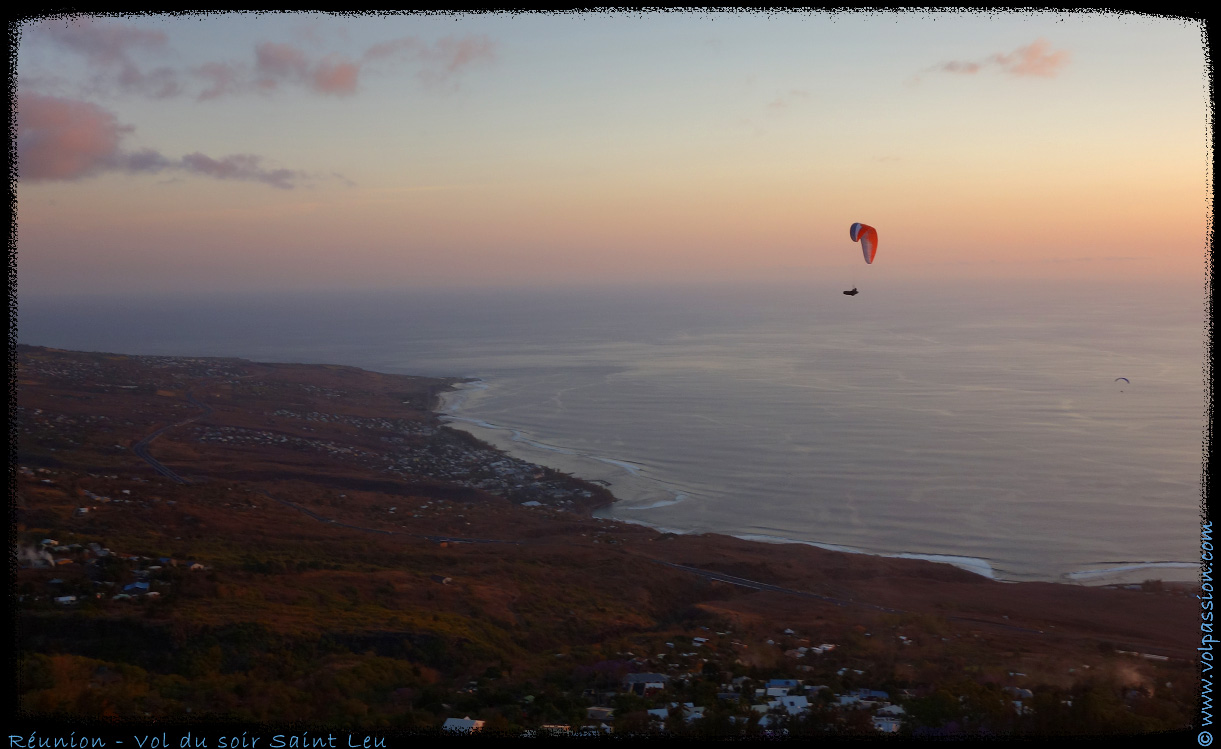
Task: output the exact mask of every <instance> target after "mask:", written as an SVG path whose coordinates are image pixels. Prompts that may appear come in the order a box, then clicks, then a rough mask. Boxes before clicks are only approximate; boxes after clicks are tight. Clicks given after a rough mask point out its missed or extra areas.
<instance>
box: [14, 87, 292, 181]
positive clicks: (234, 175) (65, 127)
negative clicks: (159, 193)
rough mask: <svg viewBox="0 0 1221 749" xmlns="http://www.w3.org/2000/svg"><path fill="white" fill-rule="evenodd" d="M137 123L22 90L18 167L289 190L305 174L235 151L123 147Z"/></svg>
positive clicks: (55, 173) (46, 174)
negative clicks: (172, 154) (192, 177)
mask: <svg viewBox="0 0 1221 749" xmlns="http://www.w3.org/2000/svg"><path fill="white" fill-rule="evenodd" d="M133 129H134V128H132V127H131V126H129V125H122V124H120V123H119V121H118V119H117V118H116V117H115V116H114V114H112V113H111V112H108V111H106V110H105V109H103V108H101V107H99V106H97V105H96V104H90V103H89V102H85V101H77V100H74V99H63V98H60V97H57V96H44V95H41V94H33V93H26V92H23V93H21V94H20V95H19V96H18V98H17V171H18V176H19V177H20V179H22V180H28V181H31V182H40V181H51V180H75V179H80V178H82V177H89V176H94V175H97V174H101V173H103V172H127V173H144V174H155V173H158V172H163V171H168V170H174V171H185V172H190V173H192V174H198V175H203V176H207V177H212V178H215V179H237V180H244V181H249V182H261V183H263V184H266V185H270V186H272V187H278V188H280V189H283V190H289V189H292V188H293V187H295V186H296V184H297V183H298V182H299V181H301V180H303V179H305V178H306V175H305V174H304V173H303V172H299V171H294V170H291V169H265V168H263V166H262V158H261V157H259V156H255V155H252V154H236V155H232V156H225V157H222V158H220V159H214V158H212V157H210V156H205V155H204V154H202V153H192V154H189V155H187V156H184V157H182V158H181V159H177V160H175V159H171V158H169V157H166V156H164V155H162V154H161V153H159V152H158V151H155V150H152V149H142V150H140V151H130V152H129V151H124V150H123V149H122V148H121V147H120V146H121V141H122V139H123V137H124V136H125V135H127V134H128V133H130V132H132V130H133Z"/></svg>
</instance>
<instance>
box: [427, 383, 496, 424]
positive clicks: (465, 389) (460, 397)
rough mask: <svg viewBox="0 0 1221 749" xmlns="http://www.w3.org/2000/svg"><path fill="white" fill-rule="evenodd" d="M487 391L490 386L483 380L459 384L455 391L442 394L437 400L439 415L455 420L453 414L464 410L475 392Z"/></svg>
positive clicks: (455, 386) (456, 385)
mask: <svg viewBox="0 0 1221 749" xmlns="http://www.w3.org/2000/svg"><path fill="white" fill-rule="evenodd" d="M487 389H488V384H487V383H486V382H484V381H483V380H473V381H471V382H459V383H457V384H455V385H454V389H453V390H449V391H446V392H444V393H441V395H440V396H439V397H438V398H437V413H438V414H440V415H441V416H442V417H448V418H453V416H452V414H454V413H457V412H458V411H460V410H462V407H463V406H464V405H466V401H467V399H468V398H470V396H471V394H472V393H473V392H477V391H479V390H487Z"/></svg>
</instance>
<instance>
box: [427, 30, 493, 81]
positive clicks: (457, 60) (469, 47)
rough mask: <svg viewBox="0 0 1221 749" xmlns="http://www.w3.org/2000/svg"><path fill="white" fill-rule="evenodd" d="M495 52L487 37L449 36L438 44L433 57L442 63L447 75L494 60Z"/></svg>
mask: <svg viewBox="0 0 1221 749" xmlns="http://www.w3.org/2000/svg"><path fill="white" fill-rule="evenodd" d="M493 50H494V45H493V44H492V41H491V40H490V39H488V38H487V37H486V36H468V37H464V38H462V39H455V38H454V37H452V36H447V37H445V38H444V39H442V40H440V41H439V42H437V43H436V45H435V48H434V52H433V57H434V59H439V60H440V61H441V63H442V65H443V66H444V68H445V71H446V72H447V73H455V72H457V71H458V70H460V69H462V68H464V67H466V66H468V65H471V64H473V63H476V62H479V61H481V60H490V59H492V58H493V57H494V56H495V55H494V54H493Z"/></svg>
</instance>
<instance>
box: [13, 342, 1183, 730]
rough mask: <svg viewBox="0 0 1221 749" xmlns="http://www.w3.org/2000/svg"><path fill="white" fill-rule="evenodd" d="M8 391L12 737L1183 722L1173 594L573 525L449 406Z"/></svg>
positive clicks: (179, 392) (204, 388) (329, 392)
mask: <svg viewBox="0 0 1221 749" xmlns="http://www.w3.org/2000/svg"><path fill="white" fill-rule="evenodd" d="M18 363H19V366H18V371H17V377H18V388H19V390H18V401H17V404H16V409H15V413H16V416H17V418H16V423H15V425H14V429H15V430H16V433H17V436H18V444H19V449H18V462H17V464H16V465H15V466H14V470H15V479H16V493H15V495H14V506H15V511H16V523H17V525H16V531H15V544H16V547H15V555H16V558H17V561H18V564H17V574H16V582H15V597H16V602H17V605H18V610H19V613H18V642H19V652H20V655H19V667H18V671H19V683H20V684H21V686H20V697H19V700H20V704H21V710H22V711H23V714H26V715H31V716H36V715H46V714H62V713H65V712H66V713H68V714H73V715H81V716H90V715H93V716H101V715H111V716H117V717H120V718H124V717H126V718H133V719H134V718H140V719H143V718H146V717H151V716H159V717H161V718H164V719H171V720H172V719H181V718H183V717H184V716H188V715H190V716H199V715H206V716H213V717H215V718H218V719H220V718H223V719H225V720H239V721H259V722H268V721H270V722H294V721H301V720H306V721H312V722H315V723H319V724H325V725H334V726H348V727H352V726H360V727H362V728H367V729H377V730H386V731H393V730H410V731H415V732H420V731H424V732H429V731H431V732H445V731H448V732H459V733H461V732H473V731H477V732H481V733H487V734H496V735H502V734H503V735H536V736H538V735H544V734H565V735H590V736H593V735H607V734H611V735H624V734H628V735H634V734H640V735H644V734H656V733H665V734H671V735H688V736H704V737H714V736H737V735H772V736H784V735H829V734H843V735H864V736H878V735H889V734H899V735H910V736H918V735H929V736H940V735H964V734H975V733H980V732H983V733H989V734H992V735H1001V734H1014V735H1025V734H1046V733H1057V732H1073V731H1075V730H1078V729H1079V730H1081V731H1084V732H1088V733H1099V732H1107V731H1111V730H1114V731H1120V732H1123V731H1127V732H1132V731H1137V732H1140V731H1159V730H1174V729H1177V728H1179V727H1181V726H1182V725H1185V724H1186V720H1187V718H1186V717H1185V716H1187V715H1189V711H1190V710H1191V709H1192V705H1193V704H1194V703H1193V700H1194V696H1193V692H1192V686H1191V674H1193V673H1194V665H1193V661H1192V657H1193V655H1192V652H1191V648H1190V642H1189V641H1187V640H1185V638H1183V637H1181V636H1180V635H1179V634H1177V632H1178V629H1177V627H1176V626H1175V624H1174V622H1176V621H1178V620H1179V619H1183V618H1185V617H1189V615H1190V612H1191V605H1192V601H1193V600H1194V599H1192V598H1191V597H1190V591H1188V590H1186V589H1183V588H1176V587H1173V586H1169V585H1162V584H1161V583H1159V582H1158V581H1149V582H1148V583H1146V584H1144V585H1139V586H1128V587H1126V588H1123V587H1114V588H1108V589H1102V588H1083V587H1079V586H1057V585H1050V584H1034V585H1024V584H1009V585H1006V584H1001V583H995V582H993V581H989V580H986V579H984V578H979V577H977V576H974V575H971V574H970V573H967V572H964V571H961V570H956V569H954V568H951V567H946V566H944V565H935V564H932V563H929V562H922V561H915V560H885V559H880V558H877V557H863V556H862V555H844V554H837V553H835V552H828V551H825V550H821V549H814V548H810V547H806V546H783V545H776V544H758V543H752V542H748V541H743V540H740V539H731V538H726V537H718V536H711V535H708V536H697V535H681V534H673V533H663V532H660V531H656V530H653V529H649V528H647V527H644V526H639V525H633V524H628V523H621V522H617V521H614V520H609V519H606V518H595V517H593V516H592V514H591V513H592V510H593V509H595V508H598V507H605V506H606V505H607V504H608V503H611V502H613V497H612V496H611V495H610V493H609V492H608V491H607V490H606V488H605V487H603V486H600V485H597V484H591V483H587V482H583V481H581V480H580V479H579V478H576V477H572V476H568V475H566V474H562V473H559V472H557V471H554V470H552V469H548V468H544V467H541V466H536V465H531V464H529V463H526V462H524V461H522V460H519V459H516V458H513V457H511V456H509V455H506V454H504V453H502V452H499V451H497V450H495V449H493V448H491V447H490V446H487V445H484V444H482V443H479V442H478V441H477V440H474V439H473V438H471V437H470V436H469V435H466V434H464V433H461V432H458V431H455V430H452V429H450V428H448V427H446V426H444V425H443V424H442V423H441V421H440V420H439V419H438V418H437V415H436V414H435V413H433V412H432V411H431V408H432V406H433V404H434V403H435V401H436V396H437V394H438V393H440V392H442V391H444V389H445V388H447V387H449V386H450V385H451V384H452V383H453V382H454V381H444V380H429V379H427V378H411V377H400V376H395V375H385V374H378V373H368V372H362V371H361V370H355V369H352V368H347V367H329V366H325V365H316V366H305V365H276V364H255V363H252V362H244V361H241V360H231V359H225V360H213V359H204V358H198V357H151V356H150V357H134V356H123V355H115V354H93V353H82V352H63V351H56V350H52V349H40V348H35V347H21V349H20V350H19V361H18ZM1086 611H1090V612H1099V611H1101V612H1103V616H1101V617H1098V618H1097V620H1095V619H1090V618H1088V617H1086V616H1085V615H1084V614H1083V612H1086ZM85 632H89V633H91V634H89V635H88V636H83V633H85ZM1108 726H1109V727H1110V728H1108Z"/></svg>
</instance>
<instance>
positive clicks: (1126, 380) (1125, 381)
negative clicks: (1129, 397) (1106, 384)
mask: <svg viewBox="0 0 1221 749" xmlns="http://www.w3.org/2000/svg"><path fill="white" fill-rule="evenodd" d="M1115 381H1116V382H1124V383H1127V384H1128V385H1131V384H1132V382H1131V381H1130V380H1129V379H1128V378H1127V377H1116V378H1115ZM1119 392H1121V393H1122V392H1123V390H1122V389H1120V391H1119Z"/></svg>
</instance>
